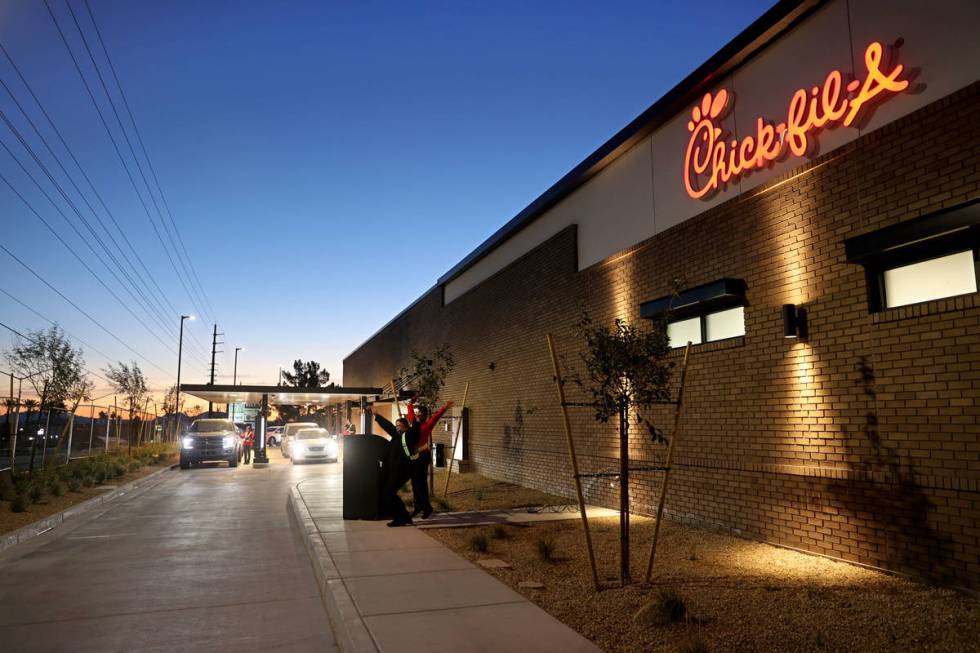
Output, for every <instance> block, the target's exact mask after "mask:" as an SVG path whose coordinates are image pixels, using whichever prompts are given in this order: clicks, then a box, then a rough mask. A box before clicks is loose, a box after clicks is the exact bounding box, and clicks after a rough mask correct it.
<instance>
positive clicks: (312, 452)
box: [289, 428, 339, 465]
mask: <svg viewBox="0 0 980 653" xmlns="http://www.w3.org/2000/svg"><path fill="white" fill-rule="evenodd" d="M290 442H291V444H290V445H289V455H290V457H291V458H292V459H293V464H294V465H295V464H296V463H305V462H314V461H322V462H331V463H335V462H337V453H338V450H339V446H338V444H337V437H336V436H333V435H330V432H329V431H327V429H321V428H315V429H303V430H302V431H298V432H297V433H296V435H295V436H293V437H292V438H290Z"/></svg>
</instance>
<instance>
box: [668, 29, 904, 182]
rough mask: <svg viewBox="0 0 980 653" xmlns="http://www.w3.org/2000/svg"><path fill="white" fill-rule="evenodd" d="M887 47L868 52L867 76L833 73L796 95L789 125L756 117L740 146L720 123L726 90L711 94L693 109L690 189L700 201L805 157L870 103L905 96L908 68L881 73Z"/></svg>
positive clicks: (686, 162)
mask: <svg viewBox="0 0 980 653" xmlns="http://www.w3.org/2000/svg"><path fill="white" fill-rule="evenodd" d="M883 56H884V48H883V47H882V45H881V43H878V42H875V43H872V44H871V45H869V46H868V48H867V49H866V50H865V51H864V64H865V67H866V68H867V71H868V74H867V76H866V77H865V78H864V79H863V80H861V79H854V80H851V81H850V82H848V83H847V85H846V86H845V84H844V75H843V73H841V71H839V70H833V71H831V72H830V74H828V75H827V77H826V79H824V82H823V86H814V87H812V88H811V89H809V90H807V89H805V88H801V89H799V90H797V91H796V93H794V94H793V97H792V99H791V100H790V101H789V107H788V110H787V112H786V121H785V122H780V123H779V124H777V125H775V126H774V125H773V124H772V123H769V122H766V121H765V120H764V119H762V118H757V119H756V123H755V125H756V128H755V134H754V135H750V136H746V137H745V138H743V139H742V140H741V142H739V141H738V140H737V139H734V138H732V139H729V135H728V134H727V133H725V132H724V130H723V129H722V128H721V126H720V125H719V122H720V121H719V120H718V119H719V117H720V116H721V115H722V114H723V113H725V109H726V105H727V104H728V91H726V90H725V89H722V90H720V91H718V93H717V94H715V95H714V96H712V94H711V93H708V94H706V95H705V96H704V98H703V99H702V100H701V103H700V104H698V105H697V106H695V107H694V108H693V109H692V110H691V120H689V121H688V123H687V130H688V131H689V132H691V138H690V140H689V141H688V143H687V152H686V153H685V155H684V188H685V189H686V190H687V194H688V195H689V196H691V197H692V198H694V199H699V198H702V197H706V196H708V195H710V194H712V193H713V192H715V191H717V190H719V189H720V188H721V187H722V186H723V185H724V184H727V183H728V182H729V181H730V180H732V179H734V178H736V177H739V176H740V175H743V174H745V173H747V172H751V171H753V170H760V169H762V168H765V167H766V166H768V165H769V164H770V163H771V162H773V161H777V160H779V159H781V158H783V157H784V156H787V154H788V153H791V154H793V155H794V156H803V155H804V154H806V153H807V152H808V151H810V150H811V148H812V147H813V145H814V143H815V142H816V136H817V132H818V131H819V130H820V129H823V128H832V127H836V126H839V125H843V126H844V127H848V126H850V125H851V124H853V123H854V121H855V120H856V119H857V118H858V116H860V115H861V112H862V110H863V109H865V108H866V107H867V106H868V105H869V103H870V102H872V101H873V100H875V98H877V97H878V96H880V95H882V94H887V93H891V94H894V93H899V92H901V91H904V90H905V89H906V88H908V86H909V80H907V79H899V76H900V75H901V74H902V71H903V70H904V67H903V66H902V65H901V64H897V65H895V67H894V68H892V69H891V72H888V73H886V72H884V71H882V69H881V66H882V64H883V61H882V59H883Z"/></svg>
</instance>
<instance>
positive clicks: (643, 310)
mask: <svg viewBox="0 0 980 653" xmlns="http://www.w3.org/2000/svg"><path fill="white" fill-rule="evenodd" d="M746 288H747V286H746V284H745V281H743V280H742V279H729V278H725V279H718V280H717V281H712V282H711V283H706V284H703V285H700V286H697V287H695V288H691V289H689V290H684V291H682V292H680V293H678V294H676V295H667V296H666V297H660V298H658V299H653V300H651V301H648V302H643V303H642V304H640V317H641V318H644V319H647V320H652V319H655V318H659V317H662V316H663V315H664V314H665V313H667V312H668V311H669V312H670V317H671V318H672V319H683V318H685V317H691V316H693V315H701V314H702V313H707V312H710V311H715V310H720V309H723V308H731V307H733V306H742V305H744V304H745V290H746Z"/></svg>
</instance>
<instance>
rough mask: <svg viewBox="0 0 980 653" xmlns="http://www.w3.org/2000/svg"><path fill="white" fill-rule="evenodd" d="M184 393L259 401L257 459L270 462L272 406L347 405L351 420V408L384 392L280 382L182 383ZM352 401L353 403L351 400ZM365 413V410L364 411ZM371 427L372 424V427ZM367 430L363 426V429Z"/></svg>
mask: <svg viewBox="0 0 980 653" xmlns="http://www.w3.org/2000/svg"><path fill="white" fill-rule="evenodd" d="M180 392H181V394H188V395H191V396H192V397H196V398H198V399H201V400H202V401H207V402H210V403H215V404H236V403H245V404H258V405H259V407H260V408H259V413H258V417H257V419H256V422H255V436H256V437H255V445H256V454H255V461H256V462H266V461H267V458H266V455H265V427H266V422H267V420H268V417H269V407H270V406H275V405H279V406H297V405H299V406H310V405H313V406H332V405H336V406H337V407H338V409H340V407H345V408H346V409H347V410H346V412H347V415H346V417H347V419H350V407H351V404H352V403H357V404H358V405H359V406H360V407H362V408H363V407H364V406H365V405H366V404H367V403H368V402H369V401H373V400H376V399H378V398H379V397H380V395H381V394H382V392H383V391H382V389H381V388H342V387H338V386H332V387H326V388H293V387H284V386H278V385H208V384H183V383H182V384H181V386H180ZM349 402H351V403H349ZM361 414H362V415H363V411H361ZM368 428H370V427H368ZM359 430H360V431H361V432H364V430H365V429H364V428H363V426H362V428H361V429H359Z"/></svg>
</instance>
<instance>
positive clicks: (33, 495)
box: [27, 483, 44, 503]
mask: <svg viewBox="0 0 980 653" xmlns="http://www.w3.org/2000/svg"><path fill="white" fill-rule="evenodd" d="M27 496H29V497H30V499H31V503H38V502H39V501H40V500H41V499H43V498H44V488H43V487H42V486H41V484H40V483H31V488H30V489H29V490H28V491H27Z"/></svg>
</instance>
